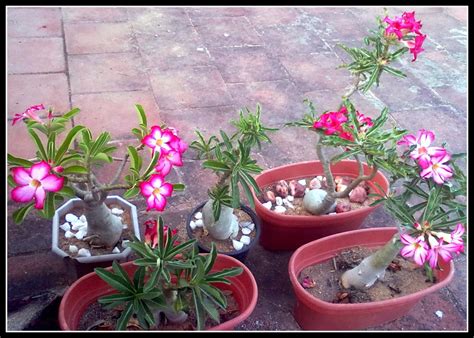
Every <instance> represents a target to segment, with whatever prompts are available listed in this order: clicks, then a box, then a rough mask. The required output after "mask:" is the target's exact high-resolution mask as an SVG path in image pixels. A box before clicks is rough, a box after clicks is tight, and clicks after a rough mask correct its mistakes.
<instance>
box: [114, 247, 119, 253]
mask: <svg viewBox="0 0 474 338" xmlns="http://www.w3.org/2000/svg"><path fill="white" fill-rule="evenodd" d="M112 253H120V249H119V248H117V247H115V248H114V249H113V250H112Z"/></svg>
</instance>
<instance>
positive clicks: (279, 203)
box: [275, 196, 283, 205]
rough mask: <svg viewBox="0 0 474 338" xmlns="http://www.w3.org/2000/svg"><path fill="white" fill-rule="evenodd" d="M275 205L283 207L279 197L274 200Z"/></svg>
mask: <svg viewBox="0 0 474 338" xmlns="http://www.w3.org/2000/svg"><path fill="white" fill-rule="evenodd" d="M275 203H276V205H283V199H282V198H281V197H280V196H277V197H276V199H275Z"/></svg>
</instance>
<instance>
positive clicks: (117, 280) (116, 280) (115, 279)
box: [94, 268, 133, 292]
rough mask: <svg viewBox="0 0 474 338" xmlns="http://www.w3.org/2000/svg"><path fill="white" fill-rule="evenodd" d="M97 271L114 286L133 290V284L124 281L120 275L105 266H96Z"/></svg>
mask: <svg viewBox="0 0 474 338" xmlns="http://www.w3.org/2000/svg"><path fill="white" fill-rule="evenodd" d="M94 271H95V273H96V274H97V275H98V276H99V277H100V278H102V279H103V280H104V281H105V282H107V283H108V284H110V286H112V287H113V288H115V289H117V290H119V291H123V292H133V288H132V286H131V285H130V284H129V283H127V282H126V281H124V280H123V279H122V278H121V277H120V276H117V275H115V274H113V273H112V272H110V271H107V270H105V269H104V268H95V269H94Z"/></svg>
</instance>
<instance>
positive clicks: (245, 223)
mask: <svg viewBox="0 0 474 338" xmlns="http://www.w3.org/2000/svg"><path fill="white" fill-rule="evenodd" d="M251 223H252V222H249V221H247V222H242V223H239V225H240V227H241V228H248V226H249V225H250V224H251Z"/></svg>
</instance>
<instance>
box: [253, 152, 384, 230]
mask: <svg viewBox="0 0 474 338" xmlns="http://www.w3.org/2000/svg"><path fill="white" fill-rule="evenodd" d="M320 162H321V161H319V160H313V161H303V162H296V163H292V164H287V165H283V166H279V167H275V168H271V169H267V170H264V171H263V172H262V173H260V174H259V175H258V176H257V177H256V178H255V181H256V182H257V184H258V179H259V178H260V177H262V176H264V175H267V174H269V173H274V172H278V171H280V170H282V169H284V168H288V167H298V166H305V165H310V164H314V163H320ZM340 162H348V163H354V164H356V163H357V161H356V160H342V161H340ZM340 162H338V163H340ZM362 163H363V165H364V166H367V164H366V163H365V162H362ZM377 175H380V176H381V178H382V179H383V181H384V182H385V184H386V186H387V191H386V192H387V193H388V192H389V191H390V184H389V181H388V179H387V178H386V177H385V175H384V174H383V173H382V172H381V171H378V172H377ZM282 179H283V178H282ZM371 181H372V180H369V182H371ZM259 187H260V185H259ZM251 191H252V194H253V196H254V200H255V210H256V211H258V212H259V213H261V214H263V215H265V216H269V217H273V218H279V219H281V220H282V221H286V222H292V221H296V222H298V221H301V220H303V219H309V218H310V219H312V220H314V222H319V221H323V220H327V219H328V217H343V216H344V217H351V216H356V215H359V214H361V213H365V212H368V211H370V212H371V211H374V210H375V209H377V208H379V207H380V206H381V205H382V203H379V204H377V205H375V206H372V207H371V206H367V207H364V208H359V209H356V210H350V211H347V212H343V213H339V214H335V215H283V214H279V213H276V212H274V211H272V210H269V209H267V208H265V207H264V206H263V205H262V203H261V202H260V200H259V199H258V198H257V196H256V194H255V191H254V190H253V188H251Z"/></svg>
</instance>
